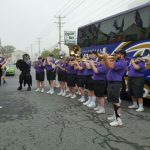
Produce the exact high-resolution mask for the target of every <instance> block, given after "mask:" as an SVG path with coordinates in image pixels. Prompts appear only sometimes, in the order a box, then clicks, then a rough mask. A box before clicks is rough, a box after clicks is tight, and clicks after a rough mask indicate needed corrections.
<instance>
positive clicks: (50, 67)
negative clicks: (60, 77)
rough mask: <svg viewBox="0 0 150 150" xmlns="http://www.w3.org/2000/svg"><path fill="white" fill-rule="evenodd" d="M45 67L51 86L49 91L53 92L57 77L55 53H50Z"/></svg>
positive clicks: (49, 92)
mask: <svg viewBox="0 0 150 150" xmlns="http://www.w3.org/2000/svg"><path fill="white" fill-rule="evenodd" d="M45 69H46V76H47V81H48V83H49V86H50V90H49V91H48V92H47V93H48V94H53V93H54V80H55V78H56V72H55V60H54V58H53V54H50V55H49V57H47V60H46V64H45Z"/></svg>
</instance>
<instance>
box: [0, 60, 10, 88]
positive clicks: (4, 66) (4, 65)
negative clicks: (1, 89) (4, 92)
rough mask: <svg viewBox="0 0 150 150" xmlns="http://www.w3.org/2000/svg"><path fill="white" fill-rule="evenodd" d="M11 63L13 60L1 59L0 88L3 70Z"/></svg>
mask: <svg viewBox="0 0 150 150" xmlns="http://www.w3.org/2000/svg"><path fill="white" fill-rule="evenodd" d="M10 61H11V58H8V59H5V60H4V59H3V58H2V57H0V86H1V77H2V75H3V72H2V71H3V69H4V68H6V66H7V64H8V63H9V62H10Z"/></svg>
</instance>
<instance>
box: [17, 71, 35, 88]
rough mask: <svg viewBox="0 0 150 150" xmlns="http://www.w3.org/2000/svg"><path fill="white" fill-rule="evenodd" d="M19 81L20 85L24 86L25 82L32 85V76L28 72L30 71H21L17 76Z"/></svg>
mask: <svg viewBox="0 0 150 150" xmlns="http://www.w3.org/2000/svg"><path fill="white" fill-rule="evenodd" d="M19 83H20V85H22V84H24V86H25V85H26V84H28V86H31V85H32V76H31V74H30V72H21V74H20V76H19Z"/></svg>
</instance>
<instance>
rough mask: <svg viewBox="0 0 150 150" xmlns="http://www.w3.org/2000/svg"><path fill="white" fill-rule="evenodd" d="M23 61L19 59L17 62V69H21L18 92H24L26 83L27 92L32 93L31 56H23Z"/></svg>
mask: <svg viewBox="0 0 150 150" xmlns="http://www.w3.org/2000/svg"><path fill="white" fill-rule="evenodd" d="M22 58H23V59H19V60H18V61H17V62H16V67H17V68H18V69H20V71H21V74H20V76H19V83H20V85H19V87H18V88H17V90H19V91H20V90H22V84H23V83H24V86H25V85H26V84H28V88H27V91H31V85H32V77H31V74H30V71H31V61H30V56H29V55H28V54H24V55H22Z"/></svg>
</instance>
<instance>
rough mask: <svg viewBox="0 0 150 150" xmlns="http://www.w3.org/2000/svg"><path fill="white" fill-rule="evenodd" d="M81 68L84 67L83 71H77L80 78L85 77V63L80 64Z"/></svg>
mask: <svg viewBox="0 0 150 150" xmlns="http://www.w3.org/2000/svg"><path fill="white" fill-rule="evenodd" d="M79 66H81V67H83V69H82V70H79V69H78V70H77V75H79V76H83V75H84V67H85V65H84V63H83V62H80V63H79Z"/></svg>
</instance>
